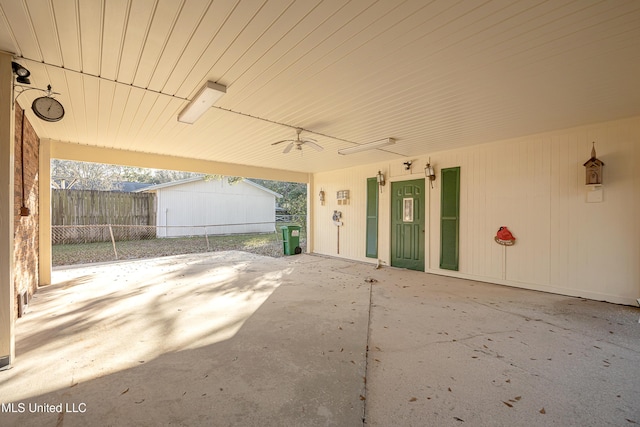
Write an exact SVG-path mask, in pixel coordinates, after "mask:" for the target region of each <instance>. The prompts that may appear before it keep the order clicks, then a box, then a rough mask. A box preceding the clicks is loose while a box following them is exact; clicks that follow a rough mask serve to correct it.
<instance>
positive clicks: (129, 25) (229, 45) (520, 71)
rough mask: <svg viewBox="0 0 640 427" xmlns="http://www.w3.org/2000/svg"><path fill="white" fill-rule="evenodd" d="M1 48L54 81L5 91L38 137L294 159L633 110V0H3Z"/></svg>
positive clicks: (414, 150)
mask: <svg viewBox="0 0 640 427" xmlns="http://www.w3.org/2000/svg"><path fill="white" fill-rule="evenodd" d="M0 49H1V50H4V51H7V52H12V53H14V54H15V57H16V61H17V62H19V63H20V64H22V65H24V66H25V67H26V68H28V69H29V70H30V71H31V75H32V76H31V81H32V85H33V86H35V87H39V88H44V87H46V86H47V84H51V85H52V86H53V90H55V91H56V92H60V95H58V96H57V98H58V99H59V100H60V101H61V102H62V104H63V105H64V106H65V109H66V116H65V118H64V119H63V120H62V121H60V122H57V123H47V122H44V121H41V120H38V119H37V118H35V116H33V114H32V113H31V111H30V108H29V106H30V105H31V102H32V100H33V99H34V98H35V97H36V96H39V95H40V94H39V93H38V92H37V91H27V92H25V93H23V94H22V95H20V97H19V99H18V101H19V103H20V104H21V105H22V106H23V107H26V109H27V111H28V114H29V116H28V117H29V119H30V121H31V122H32V123H33V124H34V127H35V129H36V131H37V133H38V135H40V137H42V138H50V139H52V140H59V141H65V142H71V143H77V144H87V145H96V146H101V147H113V148H119V149H126V150H136V151H141V152H150V153H160V154H168V155H177V156H183V157H193V158H199V159H208V160H216V161H222V162H231V163H240V164H246V165H257V166H267V167H272V168H279V169H285V170H294V171H301V172H317V171H327V170H333V169H338V168H342V167H349V166H355V165H359V164H366V163H371V162H378V161H387V160H393V159H410V158H411V157H412V156H418V155H422V154H429V153H433V152H436V151H440V150H444V149H449V148H456V147H462V146H466V145H472V144H478V143H483V142H488V141H494V140H501V139H506V138H510V137H517V136H522V135H528V134H532V133H537V132H543V131H547V130H553V129H558V128H565V127H571V126H577V125H582V124H587V123H594V122H599V121H606V120H611V119H616V118H622V117H629V116H634V115H639V114H640V80H638V76H640V2H639V1H637V0H607V1H595V0H575V1H570V0H553V1H543V0H523V1H513V0H496V1H483V0H463V1H452V0H434V1H425V0H407V1H400V0H381V1H374V0H354V1H344V0H325V1H320V0H299V1H293V0H242V1H239V0H102V1H101V0H0ZM207 80H211V81H214V82H218V83H220V84H223V85H226V86H227V87H228V89H227V94H226V95H225V96H224V97H223V98H222V99H220V100H219V101H218V103H217V104H216V106H215V107H214V108H211V109H210V110H209V111H208V112H207V113H205V115H204V116H203V117H201V118H200V120H198V121H197V122H196V123H195V124H193V125H188V124H183V123H179V122H178V121H177V119H176V118H177V115H178V113H179V112H180V111H181V110H182V108H183V107H184V106H185V105H186V104H187V102H188V100H189V99H191V98H192V97H193V96H194V95H195V93H196V92H197V91H198V90H199V88H200V87H202V85H203V84H204V83H205V82H206V81H207ZM295 127H301V128H303V129H305V132H304V133H303V136H307V137H310V138H314V139H316V140H317V141H318V143H319V144H320V145H322V146H323V147H324V151H322V152H316V151H314V150H311V149H304V150H303V152H302V153H300V152H298V151H296V150H293V151H292V152H290V153H288V154H283V153H282V149H283V148H284V146H283V145H285V144H281V145H278V146H272V145H271V143H272V142H274V141H278V140H281V139H287V138H292V137H294V136H295V130H294V128H295ZM387 137H393V138H395V139H396V140H397V143H396V145H394V146H391V147H389V148H388V149H385V150H374V151H369V152H363V153H359V154H353V155H349V156H340V155H338V153H337V150H338V149H340V148H346V147H350V146H354V145H355V144H359V143H366V142H369V141H373V140H378V139H381V138H387Z"/></svg>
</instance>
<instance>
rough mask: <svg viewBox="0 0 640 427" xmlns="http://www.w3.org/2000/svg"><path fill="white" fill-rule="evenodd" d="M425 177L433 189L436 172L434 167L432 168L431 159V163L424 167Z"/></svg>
mask: <svg viewBox="0 0 640 427" xmlns="http://www.w3.org/2000/svg"><path fill="white" fill-rule="evenodd" d="M424 176H425V178H427V179H428V180H429V182H430V183H431V188H433V181H435V180H436V172H435V170H434V169H433V166H431V158H429V162H428V163H427V165H426V166H425V167H424Z"/></svg>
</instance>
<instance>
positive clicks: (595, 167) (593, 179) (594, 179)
mask: <svg viewBox="0 0 640 427" xmlns="http://www.w3.org/2000/svg"><path fill="white" fill-rule="evenodd" d="M583 166H584V167H585V168H586V182H585V183H586V185H602V167H603V166H604V163H603V162H602V160H600V159H598V158H596V143H595V142H593V145H592V147H591V158H590V159H589V160H587V162H586V163H585V164H584V165H583Z"/></svg>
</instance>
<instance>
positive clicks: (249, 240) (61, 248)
mask: <svg viewBox="0 0 640 427" xmlns="http://www.w3.org/2000/svg"><path fill="white" fill-rule="evenodd" d="M301 234H302V233H301ZM305 240H306V239H305V236H304V235H301V236H300V246H301V247H303V248H304V244H305ZM116 250H117V252H118V258H117V259H119V260H122V259H141V258H155V257H161V256H168V255H182V254H191V253H201V252H215V251H230V250H236V251H246V252H251V253H254V254H258V255H266V256H271V257H280V256H284V251H283V244H282V235H281V233H271V234H234V235H227V236H209V248H208V249H207V240H206V239H205V237H204V236H197V237H179V238H165V239H150V240H131V241H122V242H118V241H117V242H116ZM52 257H53V265H54V266H60V265H71V264H89V263H93V262H107V261H115V260H116V257H115V253H114V250H113V245H112V243H111V242H98V243H81V244H67V245H54V246H53V248H52Z"/></svg>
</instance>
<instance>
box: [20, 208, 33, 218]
mask: <svg viewBox="0 0 640 427" xmlns="http://www.w3.org/2000/svg"><path fill="white" fill-rule="evenodd" d="M30 213H31V212H30V211H29V208H28V207H26V206H22V207H21V208H20V216H29V215H30Z"/></svg>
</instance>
